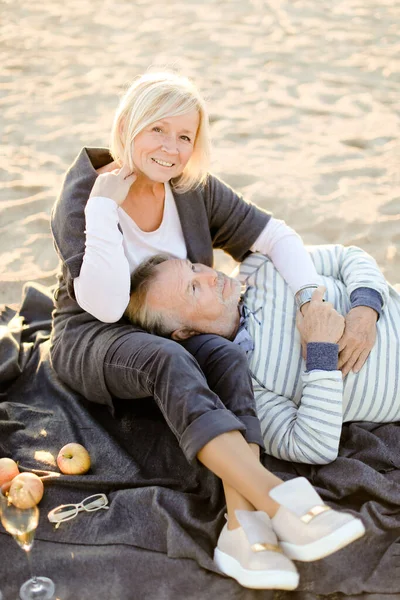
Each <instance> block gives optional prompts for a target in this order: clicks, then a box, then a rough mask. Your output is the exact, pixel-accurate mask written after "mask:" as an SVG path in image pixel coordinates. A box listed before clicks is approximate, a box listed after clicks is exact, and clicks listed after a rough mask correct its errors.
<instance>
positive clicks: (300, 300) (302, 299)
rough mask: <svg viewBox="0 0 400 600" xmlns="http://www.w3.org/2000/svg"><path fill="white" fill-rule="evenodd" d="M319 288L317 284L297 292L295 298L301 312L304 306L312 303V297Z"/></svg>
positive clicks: (304, 287)
mask: <svg viewBox="0 0 400 600" xmlns="http://www.w3.org/2000/svg"><path fill="white" fill-rule="evenodd" d="M317 287H318V286H317V285H316V284H312V285H305V286H303V287H302V288H300V289H299V290H298V291H297V292H296V294H295V296H294V297H295V300H296V304H297V308H298V309H299V310H300V308H301V307H302V306H303V304H307V302H310V300H311V298H312V295H313V293H314V292H315V290H316V289H317Z"/></svg>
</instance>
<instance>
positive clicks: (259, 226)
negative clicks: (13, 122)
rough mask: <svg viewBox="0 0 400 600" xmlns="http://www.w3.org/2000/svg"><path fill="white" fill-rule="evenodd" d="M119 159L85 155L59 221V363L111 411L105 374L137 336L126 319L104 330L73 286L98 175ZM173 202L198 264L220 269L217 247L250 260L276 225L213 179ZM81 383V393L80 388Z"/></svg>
mask: <svg viewBox="0 0 400 600" xmlns="http://www.w3.org/2000/svg"><path fill="white" fill-rule="evenodd" d="M111 160H112V158H111V156H110V154H109V152H108V150H107V149H105V148H83V149H82V151H81V152H80V154H79V155H78V157H77V159H76V160H75V162H74V163H73V164H72V166H71V168H70V169H69V170H68V172H67V174H66V176H65V180H64V184H63V187H62V189H61V193H60V195H59V197H58V199H57V201H56V203H55V205H54V207H53V210H52V215H51V230H52V234H53V238H54V245H55V249H56V251H57V254H58V256H59V257H60V266H61V269H60V273H59V276H58V280H59V285H58V288H57V290H56V292H55V295H54V297H55V301H56V308H55V311H54V312H53V332H52V346H51V355H52V358H53V364H54V366H55V369H56V371H57V372H58V374H59V375H60V376H61V379H63V380H64V381H65V382H66V383H68V384H69V385H70V386H71V387H72V388H74V389H77V390H78V391H80V392H81V393H83V395H84V396H85V397H86V398H88V399H90V400H94V401H96V402H102V403H106V404H110V403H111V398H110V395H109V393H108V390H107V388H106V385H105V382H104V375H103V361H104V357H105V354H106V352H107V349H108V348H109V346H110V344H111V343H113V342H114V341H115V340H116V339H118V338H119V337H120V336H121V335H124V334H126V333H129V332H133V331H134V329H133V328H132V325H130V324H128V323H127V321H126V320H124V319H121V320H120V321H119V322H118V323H112V324H109V323H102V322H100V321H98V320H97V319H95V317H93V316H92V315H90V314H89V313H87V312H85V311H83V310H82V309H81V308H80V306H79V305H78V303H77V302H76V300H75V295H74V288H73V280H74V278H75V277H78V275H79V272H80V269H81V266H82V261H83V256H84V253H85V213H84V209H85V205H86V202H87V200H88V198H89V195H90V191H91V189H92V187H93V184H94V182H95V180H96V177H97V173H96V169H98V168H100V167H102V166H104V165H106V164H108V163H109V162H111ZM173 195H174V199H175V203H176V206H177V210H178V214H179V218H180V221H181V225H182V230H183V235H184V238H185V242H186V248H187V253H188V258H189V260H190V261H192V262H201V263H203V264H206V265H209V266H212V264H213V248H221V249H223V250H225V252H227V253H228V254H230V255H231V256H232V257H233V258H234V259H235V260H237V261H242V260H243V259H244V258H245V257H246V255H247V254H248V253H249V249H250V247H251V246H252V244H253V243H254V242H255V240H256V239H257V237H258V236H259V235H260V233H261V231H262V230H263V229H264V227H265V225H266V224H267V223H268V221H269V219H270V214H268V213H267V212H265V211H263V210H261V209H259V208H258V207H256V206H255V205H252V204H250V203H247V202H245V201H244V200H243V198H242V196H240V195H239V194H237V193H236V192H235V191H234V190H233V189H232V188H230V187H229V186H228V185H226V184H225V183H223V182H222V181H221V180H219V179H218V178H217V177H215V176H213V175H208V177H207V181H206V183H205V184H204V185H203V186H201V187H198V188H197V189H195V190H191V191H189V192H186V193H177V192H176V191H173ZM88 344H90V345H91V349H92V360H91V361H90V364H86V363H88V361H86V354H85V352H84V348H85V347H86V345H88ZM93 352H94V356H95V359H94V360H93ZM85 361H86V363H85ZM77 378H78V379H79V381H80V384H79V386H77V385H74V382H76V381H77ZM94 382H96V383H94Z"/></svg>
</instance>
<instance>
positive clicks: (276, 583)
mask: <svg viewBox="0 0 400 600" xmlns="http://www.w3.org/2000/svg"><path fill="white" fill-rule="evenodd" d="M214 562H215V564H216V565H217V567H218V568H219V570H220V571H222V573H224V574H225V575H229V577H232V578H233V579H236V581H238V582H239V583H240V585H242V586H243V587H246V588H252V589H255V590H294V589H296V588H297V586H298V585H299V574H298V573H293V572H292V571H277V570H271V571H252V570H250V569H244V568H243V567H242V566H241V564H240V563H239V561H237V560H236V559H235V558H232V556H229V554H225V553H224V552H221V550H219V549H218V548H216V549H215V551H214Z"/></svg>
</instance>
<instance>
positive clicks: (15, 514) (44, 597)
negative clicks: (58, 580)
mask: <svg viewBox="0 0 400 600" xmlns="http://www.w3.org/2000/svg"><path fill="white" fill-rule="evenodd" d="M25 507H26V508H25ZM0 509H1V522H2V525H3V527H4V529H5V530H6V531H8V533H10V534H11V535H12V536H13V538H14V539H15V541H16V542H17V544H18V545H19V546H20V547H21V548H22V549H23V550H25V553H26V556H27V559H28V563H29V570H30V574H31V578H30V579H28V581H25V583H24V584H23V585H22V586H21V588H20V590H19V597H20V598H21V600H50V598H52V597H53V595H54V591H55V585H54V583H53V582H52V581H51V579H49V578H48V577H36V576H35V575H34V574H33V570H32V557H31V549H32V546H33V539H34V536H35V531H36V528H37V526H38V523H39V508H38V507H37V505H36V504H35V501H34V500H33V498H32V495H31V494H30V493H29V492H28V491H26V490H19V491H17V492H13V494H12V495H10V494H7V492H5V490H4V488H2V489H1V490H0Z"/></svg>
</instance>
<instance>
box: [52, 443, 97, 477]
mask: <svg viewBox="0 0 400 600" xmlns="http://www.w3.org/2000/svg"><path fill="white" fill-rule="evenodd" d="M57 465H58V468H59V469H60V471H61V473H64V474H65V475H83V474H84V473H87V472H88V471H89V469H90V456H89V452H88V451H87V450H86V448H84V447H83V446H81V444H75V443H71V444H66V446H64V447H63V448H61V450H60V452H59V453H58V456H57Z"/></svg>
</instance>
